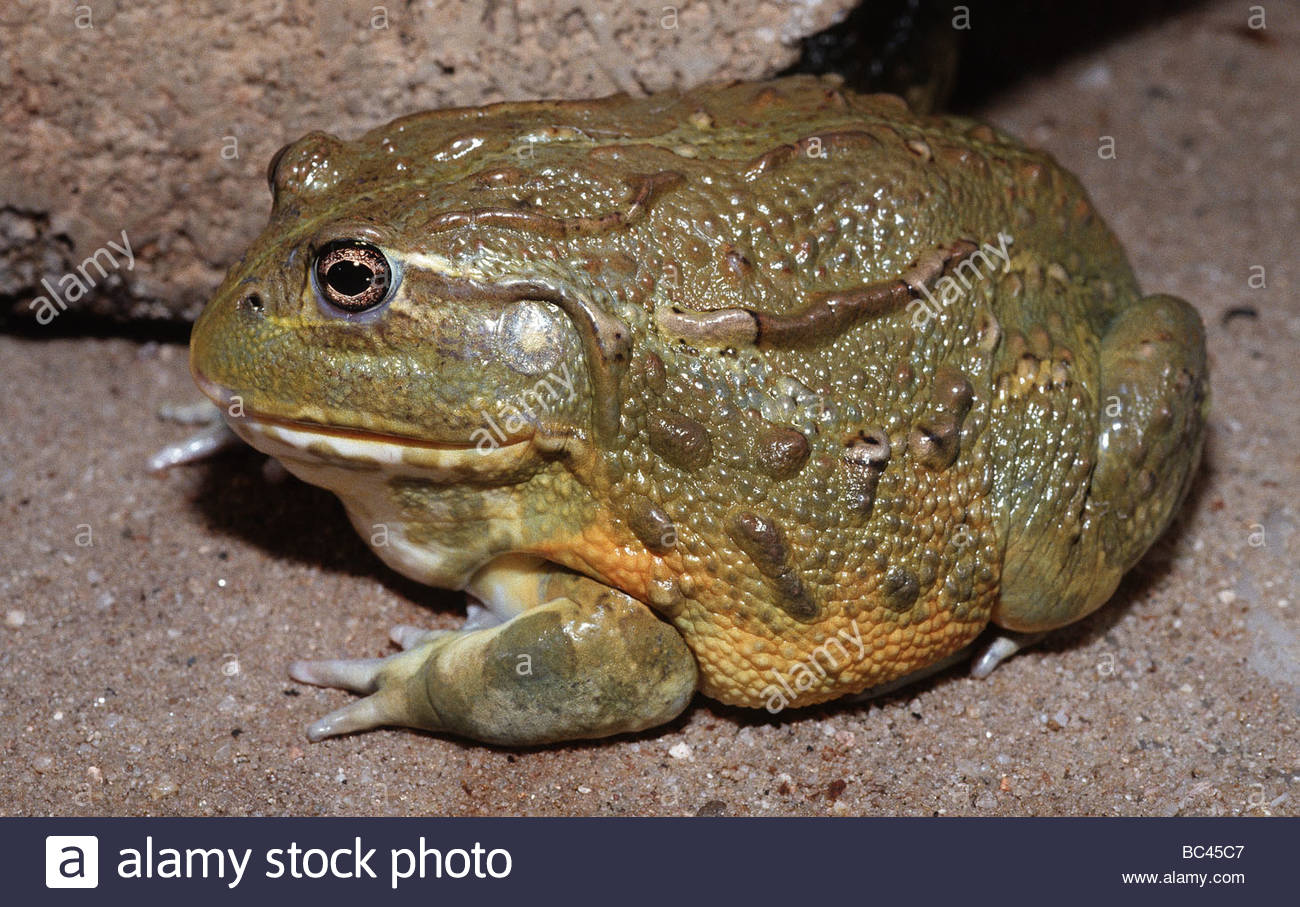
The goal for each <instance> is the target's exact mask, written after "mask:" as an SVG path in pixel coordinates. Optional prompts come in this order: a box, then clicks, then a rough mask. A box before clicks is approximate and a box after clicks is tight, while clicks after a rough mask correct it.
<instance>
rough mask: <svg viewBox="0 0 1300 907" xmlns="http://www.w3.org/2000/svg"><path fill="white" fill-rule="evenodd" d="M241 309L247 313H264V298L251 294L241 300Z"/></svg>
mask: <svg viewBox="0 0 1300 907" xmlns="http://www.w3.org/2000/svg"><path fill="white" fill-rule="evenodd" d="M239 307H240V308H241V309H243V310H244V311H246V312H255V313H260V312H261V311H262V297H261V296H259V295H258V294H256V293H249V294H248V295H246V296H244V297H243V298H242V299H240V300H239Z"/></svg>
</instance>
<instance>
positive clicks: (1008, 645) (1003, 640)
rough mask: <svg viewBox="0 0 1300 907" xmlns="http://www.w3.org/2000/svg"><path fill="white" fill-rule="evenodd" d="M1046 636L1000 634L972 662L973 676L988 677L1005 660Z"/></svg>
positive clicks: (1043, 634) (1009, 632)
mask: <svg viewBox="0 0 1300 907" xmlns="http://www.w3.org/2000/svg"><path fill="white" fill-rule="evenodd" d="M1046 635H1047V634H1046V633H1013V632H1011V631H1009V630H1006V631H1003V632H1001V633H999V634H998V635H997V636H995V637H994V638H993V640H992V641H991V642H990V643H989V644H988V645H987V646H986V647H985V648H984V651H983V652H981V653H980V654H979V655H978V656H976V658H975V660H974V661H972V662H971V666H970V673H971V676H972V677H988V676H989V675H990V674H992V673H993V669H994V668H996V667H997V666H998V665H1000V664H1002V662H1003V661H1004V660H1006V659H1008V658H1010V657H1011V656H1012V655H1015V654H1016V653H1017V652H1019V651H1020V650H1021V649H1026V648H1028V647H1029V646H1032V645H1034V644H1035V643H1037V642H1038V641H1039V640H1040V639H1042V638H1043V637H1044V636H1046Z"/></svg>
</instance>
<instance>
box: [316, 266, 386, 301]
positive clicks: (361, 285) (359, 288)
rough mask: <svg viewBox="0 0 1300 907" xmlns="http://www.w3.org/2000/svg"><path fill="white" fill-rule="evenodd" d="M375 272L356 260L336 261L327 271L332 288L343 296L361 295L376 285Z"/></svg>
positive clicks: (326, 274)
mask: <svg viewBox="0 0 1300 907" xmlns="http://www.w3.org/2000/svg"><path fill="white" fill-rule="evenodd" d="M375 276H376V275H375V272H374V271H372V270H370V268H368V267H366V266H365V265H363V264H360V263H358V262H355V261H340V262H336V263H335V264H334V265H333V266H332V267H331V268H330V269H329V271H327V272H326V273H325V280H326V282H328V283H329V285H330V289H332V290H334V291H335V292H337V293H339V294H341V295H343V296H360V295H361V294H362V293H364V292H365V291H366V290H368V289H370V288H371V287H372V286H375V285H376V280H375Z"/></svg>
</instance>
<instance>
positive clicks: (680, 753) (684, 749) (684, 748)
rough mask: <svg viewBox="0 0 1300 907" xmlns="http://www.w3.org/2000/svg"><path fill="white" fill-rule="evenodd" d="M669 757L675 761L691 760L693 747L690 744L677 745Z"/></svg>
mask: <svg viewBox="0 0 1300 907" xmlns="http://www.w3.org/2000/svg"><path fill="white" fill-rule="evenodd" d="M668 755H670V756H672V757H673V758H674V759H689V758H691V745H690V744H689V743H676V744H674V745H673V746H672V747H671V748H670V749H669V750H668Z"/></svg>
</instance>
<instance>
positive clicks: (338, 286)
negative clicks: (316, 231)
mask: <svg viewBox="0 0 1300 907" xmlns="http://www.w3.org/2000/svg"><path fill="white" fill-rule="evenodd" d="M315 268H316V285H317V286H318V287H319V288H320V292H321V295H322V296H324V297H325V299H326V301H328V302H329V303H330V305H332V306H335V307H336V308H339V309H342V310H343V311H345V312H350V313H352V314H356V313H358V312H365V311H367V310H369V309H373V308H375V307H376V306H379V305H381V304H383V303H384V302H385V301H387V299H388V291H389V289H390V288H391V287H392V284H393V268H392V266H391V265H390V264H389V263H388V258H387V257H386V256H385V255H384V253H383V252H382V251H380V250H379V248H378V247H376V246H372V245H371V244H370V243H366V242H360V241H358V240H354V239H342V240H335V241H334V242H331V243H327V244H326V245H325V246H323V247H322V248H321V250H320V251H319V252H317V253H316V265H315Z"/></svg>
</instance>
